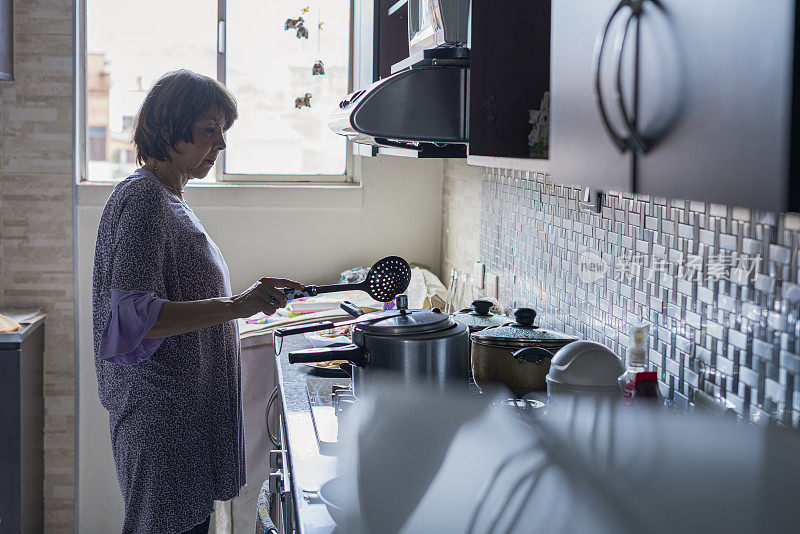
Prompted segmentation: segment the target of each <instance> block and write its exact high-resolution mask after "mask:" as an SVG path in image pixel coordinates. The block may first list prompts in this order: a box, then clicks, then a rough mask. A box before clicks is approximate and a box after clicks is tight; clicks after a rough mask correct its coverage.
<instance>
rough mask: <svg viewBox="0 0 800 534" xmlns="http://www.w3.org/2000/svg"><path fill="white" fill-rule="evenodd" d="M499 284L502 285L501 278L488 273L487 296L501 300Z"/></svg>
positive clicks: (486, 282)
mask: <svg viewBox="0 0 800 534" xmlns="http://www.w3.org/2000/svg"><path fill="white" fill-rule="evenodd" d="M499 284H500V281H499V277H498V276H497V275H496V274H494V273H490V272H488V271H487V272H486V281H485V286H486V296H487V297H490V298H493V299H498V298H500V292H499V287H498V286H499Z"/></svg>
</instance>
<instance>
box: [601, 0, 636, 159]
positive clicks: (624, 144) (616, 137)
mask: <svg viewBox="0 0 800 534" xmlns="http://www.w3.org/2000/svg"><path fill="white" fill-rule="evenodd" d="M635 1H638V0H622V1H621V2H620V3H619V4H617V7H616V8H614V11H613V12H612V13H611V15H610V16H609V17H608V20H607V21H606V24H605V27H604V28H603V32H602V33H601V34H599V35H598V36H597V41H596V42H595V47H594V60H593V67H594V73H593V75H594V96H595V100H596V101H597V108H598V110H599V111H600V118H601V119H602V120H603V126H604V127H605V129H606V132H608V135H609V136H610V137H611V140H612V141H613V142H614V144H615V145H616V147H617V148H618V149H619V151H620V152H625V151H626V150H629V149H630V148H631V146H630V144H629V143H628V141H627V140H626V139H625V138H624V137H623V136H622V135H621V134H619V133H618V132H617V131H616V130H615V129H614V127H613V126H612V125H611V121H610V120H609V119H608V113H607V112H606V107H605V104H603V89H602V87H601V84H600V71H601V70H602V66H603V65H602V62H603V50H604V49H605V46H606V40H607V38H608V32H609V30H610V29H611V24H612V23H613V22H614V19H615V18H616V16H617V15H618V14H619V13H620V11H622V9H623V8H625V7H630V8H631V9H633V5H632V3H633V2H635Z"/></svg>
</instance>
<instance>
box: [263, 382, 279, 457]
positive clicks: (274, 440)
mask: <svg viewBox="0 0 800 534" xmlns="http://www.w3.org/2000/svg"><path fill="white" fill-rule="evenodd" d="M278 387H279V386H275V389H273V390H272V395H270V396H269V402H267V412H266V415H265V416H264V423H265V425H266V427H267V436H268V437H269V440H270V441H271V442H272V445H273V446H275V447H278V448H280V446H281V444H280V442H279V441H278V438H277V437H275V435H274V434H273V433H272V429H271V428H270V426H269V414H270V412H271V411H272V407H273V406H274V405H275V401H276V400H277V399H278Z"/></svg>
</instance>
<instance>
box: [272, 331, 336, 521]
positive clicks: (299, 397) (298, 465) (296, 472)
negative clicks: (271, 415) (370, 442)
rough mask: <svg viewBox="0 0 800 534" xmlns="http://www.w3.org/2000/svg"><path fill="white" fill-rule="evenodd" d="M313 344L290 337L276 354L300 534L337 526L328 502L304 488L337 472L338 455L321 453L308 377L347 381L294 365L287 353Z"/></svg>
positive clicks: (313, 486) (311, 488)
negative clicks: (306, 493)
mask: <svg viewBox="0 0 800 534" xmlns="http://www.w3.org/2000/svg"><path fill="white" fill-rule="evenodd" d="M309 347H311V344H310V343H309V342H308V341H307V340H306V338H305V337H304V336H292V337H287V338H285V340H284V343H283V348H282V350H281V354H280V355H277V356H276V357H275V360H276V364H277V370H278V383H279V385H280V392H281V401H282V403H283V417H284V424H285V427H286V436H287V437H286V439H287V448H288V451H287V452H288V459H289V475H290V477H291V481H292V494H293V498H294V502H295V509H296V511H297V520H298V531H299V532H300V533H301V534H323V533H325V534H327V533H329V532H333V530H334V528H335V527H336V523H334V521H333V519H332V518H331V516H330V514H328V510H327V509H326V508H325V505H324V504H323V503H322V502H321V501H319V500H311V501H309V500H306V499H305V498H304V492H303V490H309V491H317V490H318V489H319V487H320V486H321V485H322V484H323V483H325V482H327V481H328V480H330V479H331V478H333V477H335V476H336V475H337V463H338V462H337V458H336V456H332V455H327V454H322V453H321V452H320V450H319V447H318V445H317V438H316V435H315V431H314V424H313V422H312V419H311V407H310V406H309V400H308V393H307V387H308V382H309V379H313V381H314V382H315V383H326V382H327V381H330V383H331V384H342V383H346V382H347V379H337V378H327V379H325V378H320V377H319V376H318V375H315V374H313V371H311V370H310V369H309V368H307V367H304V366H302V365H291V364H290V363H289V359H288V354H289V352H290V351H292V350H299V349H304V348H309Z"/></svg>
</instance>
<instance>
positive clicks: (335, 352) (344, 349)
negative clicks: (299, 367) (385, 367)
mask: <svg viewBox="0 0 800 534" xmlns="http://www.w3.org/2000/svg"><path fill="white" fill-rule="evenodd" d="M331 360H347V361H349V362H352V363H353V365H358V366H362V367H363V366H364V365H366V364H367V357H366V355H365V353H364V350H363V349H362V348H361V347H359V346H358V345H356V344H355V343H348V344H347V345H341V346H339V347H315V348H313V349H303V350H295V351H292V352H290V353H289V363H317V362H328V361H331Z"/></svg>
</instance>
